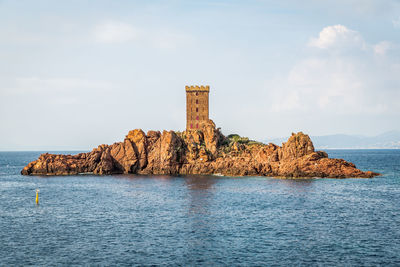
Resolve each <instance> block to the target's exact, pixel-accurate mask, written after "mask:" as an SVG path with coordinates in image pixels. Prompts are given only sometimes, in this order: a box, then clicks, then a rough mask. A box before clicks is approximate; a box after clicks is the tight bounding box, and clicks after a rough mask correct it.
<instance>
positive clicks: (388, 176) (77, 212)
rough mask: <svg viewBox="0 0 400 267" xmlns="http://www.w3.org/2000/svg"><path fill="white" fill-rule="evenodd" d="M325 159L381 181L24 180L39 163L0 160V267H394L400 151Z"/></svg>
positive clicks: (29, 155) (6, 155)
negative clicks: (337, 160)
mask: <svg viewBox="0 0 400 267" xmlns="http://www.w3.org/2000/svg"><path fill="white" fill-rule="evenodd" d="M327 152H328V154H329V156H330V157H334V158H343V159H345V160H348V161H351V162H353V163H355V164H356V166H357V167H358V168H361V169H362V170H371V171H375V172H379V173H381V174H382V175H381V176H378V177H376V178H372V179H318V178H315V179H277V178H271V177H218V176H178V177H177V176H135V175H110V176H93V175H78V176H61V177H55V176H47V177H44V176H21V175H20V171H21V169H22V168H23V167H24V166H25V165H26V164H27V163H28V162H30V161H32V160H35V159H37V158H38V156H39V155H40V154H41V152H0V266H27V265H33V266H76V265H78V266H79V265H85V266H380V265H382V266H400V150H327ZM59 153H71V152H62V151H60V152H59ZM36 189H39V190H40V192H39V204H38V205H36V203H35V196H36V192H35V191H36Z"/></svg>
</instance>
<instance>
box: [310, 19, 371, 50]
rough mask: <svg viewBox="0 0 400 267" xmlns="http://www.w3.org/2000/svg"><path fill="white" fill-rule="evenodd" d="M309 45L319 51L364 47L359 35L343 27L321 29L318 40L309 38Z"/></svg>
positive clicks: (334, 26)
mask: <svg viewBox="0 0 400 267" xmlns="http://www.w3.org/2000/svg"><path fill="white" fill-rule="evenodd" d="M309 45H310V46H311V47H317V48H320V49H329V48H347V47H364V45H365V42H364V40H363V38H362V36H361V34H360V33H358V32H357V31H354V30H351V29H348V28H347V27H346V26H343V25H333V26H328V27H325V28H324V29H322V31H321V32H320V33H319V36H318V38H311V40H310V42H309Z"/></svg>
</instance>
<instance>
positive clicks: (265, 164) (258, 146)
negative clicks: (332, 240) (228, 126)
mask: <svg viewBox="0 0 400 267" xmlns="http://www.w3.org/2000/svg"><path fill="white" fill-rule="evenodd" d="M21 173H22V174H23V175H76V174H84V173H92V174H98V175H103V174H122V173H132V174H142V175H165V174H166V175H179V174H181V175H187V174H210V175H225V176H271V177H292V178H296V177H304V178H306V177H309V178H312V177H321V178H324V177H329V178H350V177H357V178H370V177H374V176H376V175H378V174H377V173H374V172H371V171H367V172H363V171H361V170H359V169H357V168H356V166H355V165H354V164H353V163H350V162H347V161H345V160H343V159H331V158H328V154H327V153H325V152H323V151H315V150H314V146H313V143H312V142H311V139H310V137H309V136H308V135H306V134H303V133H302V132H299V133H297V134H292V136H291V137H290V138H289V140H288V141H287V142H286V143H283V144H282V146H277V145H274V144H263V143H260V142H256V141H251V140H249V139H248V138H243V137H240V136H238V135H229V136H224V135H223V134H222V133H221V131H220V129H219V128H216V127H215V124H214V122H213V121H212V120H208V121H207V122H203V123H202V124H201V127H200V128H198V129H196V130H186V131H183V132H175V131H163V132H162V133H161V132H159V131H148V132H147V134H145V133H144V132H143V131H142V130H141V129H136V130H132V131H130V132H129V133H128V135H127V136H126V137H125V140H124V141H122V142H118V143H114V144H112V145H100V146H99V147H97V148H95V149H93V150H92V151H91V152H88V153H80V154H77V155H55V154H48V153H45V154H42V155H41V156H40V157H39V158H38V159H37V160H35V161H33V162H31V163H29V164H28V165H27V166H26V167H25V168H24V169H23V170H22V171H21Z"/></svg>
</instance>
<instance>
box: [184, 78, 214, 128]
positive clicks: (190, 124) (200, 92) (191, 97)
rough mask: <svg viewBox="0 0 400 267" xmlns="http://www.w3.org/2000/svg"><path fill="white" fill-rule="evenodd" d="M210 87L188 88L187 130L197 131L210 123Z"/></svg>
mask: <svg viewBox="0 0 400 267" xmlns="http://www.w3.org/2000/svg"><path fill="white" fill-rule="evenodd" d="M209 92H210V86H208V85H206V86H186V130H196V129H199V128H200V127H201V125H202V124H203V123H204V122H208V93H209Z"/></svg>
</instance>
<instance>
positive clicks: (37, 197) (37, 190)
mask: <svg viewBox="0 0 400 267" xmlns="http://www.w3.org/2000/svg"><path fill="white" fill-rule="evenodd" d="M36 205H39V189H36Z"/></svg>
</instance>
